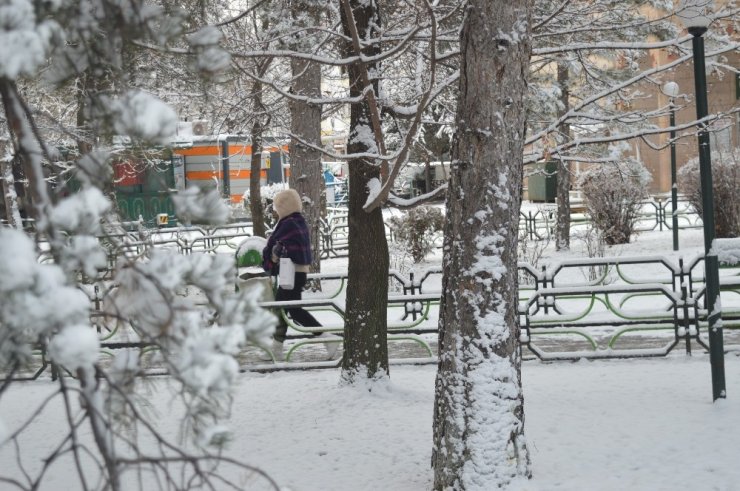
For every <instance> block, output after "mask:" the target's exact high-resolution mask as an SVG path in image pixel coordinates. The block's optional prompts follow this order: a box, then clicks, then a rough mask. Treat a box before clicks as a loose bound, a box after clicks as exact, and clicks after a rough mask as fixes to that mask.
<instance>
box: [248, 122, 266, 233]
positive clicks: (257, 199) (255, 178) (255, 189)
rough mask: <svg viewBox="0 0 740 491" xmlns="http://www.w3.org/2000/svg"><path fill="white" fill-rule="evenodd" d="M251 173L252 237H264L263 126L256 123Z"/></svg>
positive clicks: (250, 206)
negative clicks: (261, 189) (261, 185)
mask: <svg viewBox="0 0 740 491" xmlns="http://www.w3.org/2000/svg"><path fill="white" fill-rule="evenodd" d="M249 169H250V173H249V211H250V213H251V215H252V235H258V236H260V237H264V236H265V233H266V232H267V230H266V228H265V217H264V215H263V210H262V193H261V191H260V174H261V172H262V125H261V124H260V122H259V121H255V122H254V124H253V125H252V160H251V163H250V167H249Z"/></svg>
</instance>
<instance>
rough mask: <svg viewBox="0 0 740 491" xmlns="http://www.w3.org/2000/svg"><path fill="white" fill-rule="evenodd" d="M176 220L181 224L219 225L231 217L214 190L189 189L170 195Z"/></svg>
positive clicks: (195, 187)
mask: <svg viewBox="0 0 740 491" xmlns="http://www.w3.org/2000/svg"><path fill="white" fill-rule="evenodd" d="M172 202H173V203H174V204H175V212H176V214H177V218H178V219H180V221H181V222H182V223H185V224H187V225H192V224H196V223H208V224H212V225H221V224H224V223H226V221H227V220H228V219H229V216H230V215H231V209H230V208H229V206H228V205H227V204H226V203H225V202H224V200H223V199H222V198H221V196H220V195H219V193H218V190H216V189H205V190H204V189H201V188H199V187H198V186H193V187H189V188H187V189H184V190H182V191H179V192H178V193H177V194H173V195H172Z"/></svg>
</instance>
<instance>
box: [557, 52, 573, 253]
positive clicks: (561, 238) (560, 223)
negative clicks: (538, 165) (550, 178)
mask: <svg viewBox="0 0 740 491" xmlns="http://www.w3.org/2000/svg"><path fill="white" fill-rule="evenodd" d="M568 83H569V80H568V65H567V62H565V61H564V62H562V63H558V85H559V86H560V91H561V92H560V94H561V95H560V102H561V104H562V108H561V111H562V112H561V114H559V115H558V116H561V115H562V114H565V113H567V112H568V111H569V110H570V101H569V99H570V90H569V87H568ZM560 134H561V137H562V138H564V139H566V140H567V139H569V138H570V124H568V123H563V124H562V125H561V126H560ZM557 197H558V216H557V225H556V229H555V248H556V249H557V250H558V251H567V250H569V249H570V164H569V163H568V162H567V161H565V160H563V159H562V158H561V159H559V160H558V171H557Z"/></svg>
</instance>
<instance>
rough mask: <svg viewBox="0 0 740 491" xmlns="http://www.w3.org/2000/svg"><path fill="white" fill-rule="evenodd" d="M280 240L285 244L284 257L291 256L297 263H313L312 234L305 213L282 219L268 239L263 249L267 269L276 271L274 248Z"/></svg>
mask: <svg viewBox="0 0 740 491" xmlns="http://www.w3.org/2000/svg"><path fill="white" fill-rule="evenodd" d="M278 242H280V243H281V244H283V247H284V252H283V257H289V258H290V259H291V260H292V261H293V262H294V263H295V264H311V260H312V257H311V236H310V234H309V231H308V225H307V224H306V220H305V219H304V218H303V215H301V214H300V213H298V212H296V213H292V214H290V215H288V216H286V217H284V218H281V219H280V221H279V222H278V223H277V225H276V226H275V229H274V230H273V231H272V235H270V238H269V239H268V240H267V246H265V248H264V249H262V267H263V268H264V269H265V271H272V272H274V271H275V270H276V269H277V268H275V264H274V263H273V262H272V248H273V247H274V246H275V244H277V243H278Z"/></svg>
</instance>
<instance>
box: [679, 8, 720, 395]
mask: <svg viewBox="0 0 740 491" xmlns="http://www.w3.org/2000/svg"><path fill="white" fill-rule="evenodd" d="M682 3H683V8H682V9H681V11H680V13H679V16H680V17H681V18H682V20H683V22H684V24H685V25H686V28H687V29H688V31H689V33H690V34H691V35H692V36H693V38H692V48H693V52H694V83H695V85H696V118H697V120H699V121H701V122H700V123H699V172H700V174H701V201H702V221H703V222H704V253H705V257H704V266H705V273H704V276H705V287H706V293H705V297H706V298H705V299H706V309H707V320H708V327H707V329H708V331H709V360H710V363H711V365H712V395H713V397H714V400H715V401H716V400H717V399H719V398H724V397H727V392H726V386H725V358H724V357H725V354H724V341H723V335H722V307H721V304H720V303H719V302H718V301H717V300H718V299H719V264H718V261H717V254H716V253H715V252H713V251H712V243H713V242H714V235H715V229H714V203H713V201H714V197H713V193H712V165H711V164H712V159H711V154H710V151H709V132H708V131H707V124H706V121H702V120H703V119H704V118H706V116H707V113H708V112H709V111H708V107H707V76H706V71H705V68H704V38H703V37H702V35H703V34H704V33H705V32H707V28H708V27H709V21H710V19H709V17H708V16H707V14H708V12H709V7H711V4H712V0H684V2H682Z"/></svg>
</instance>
